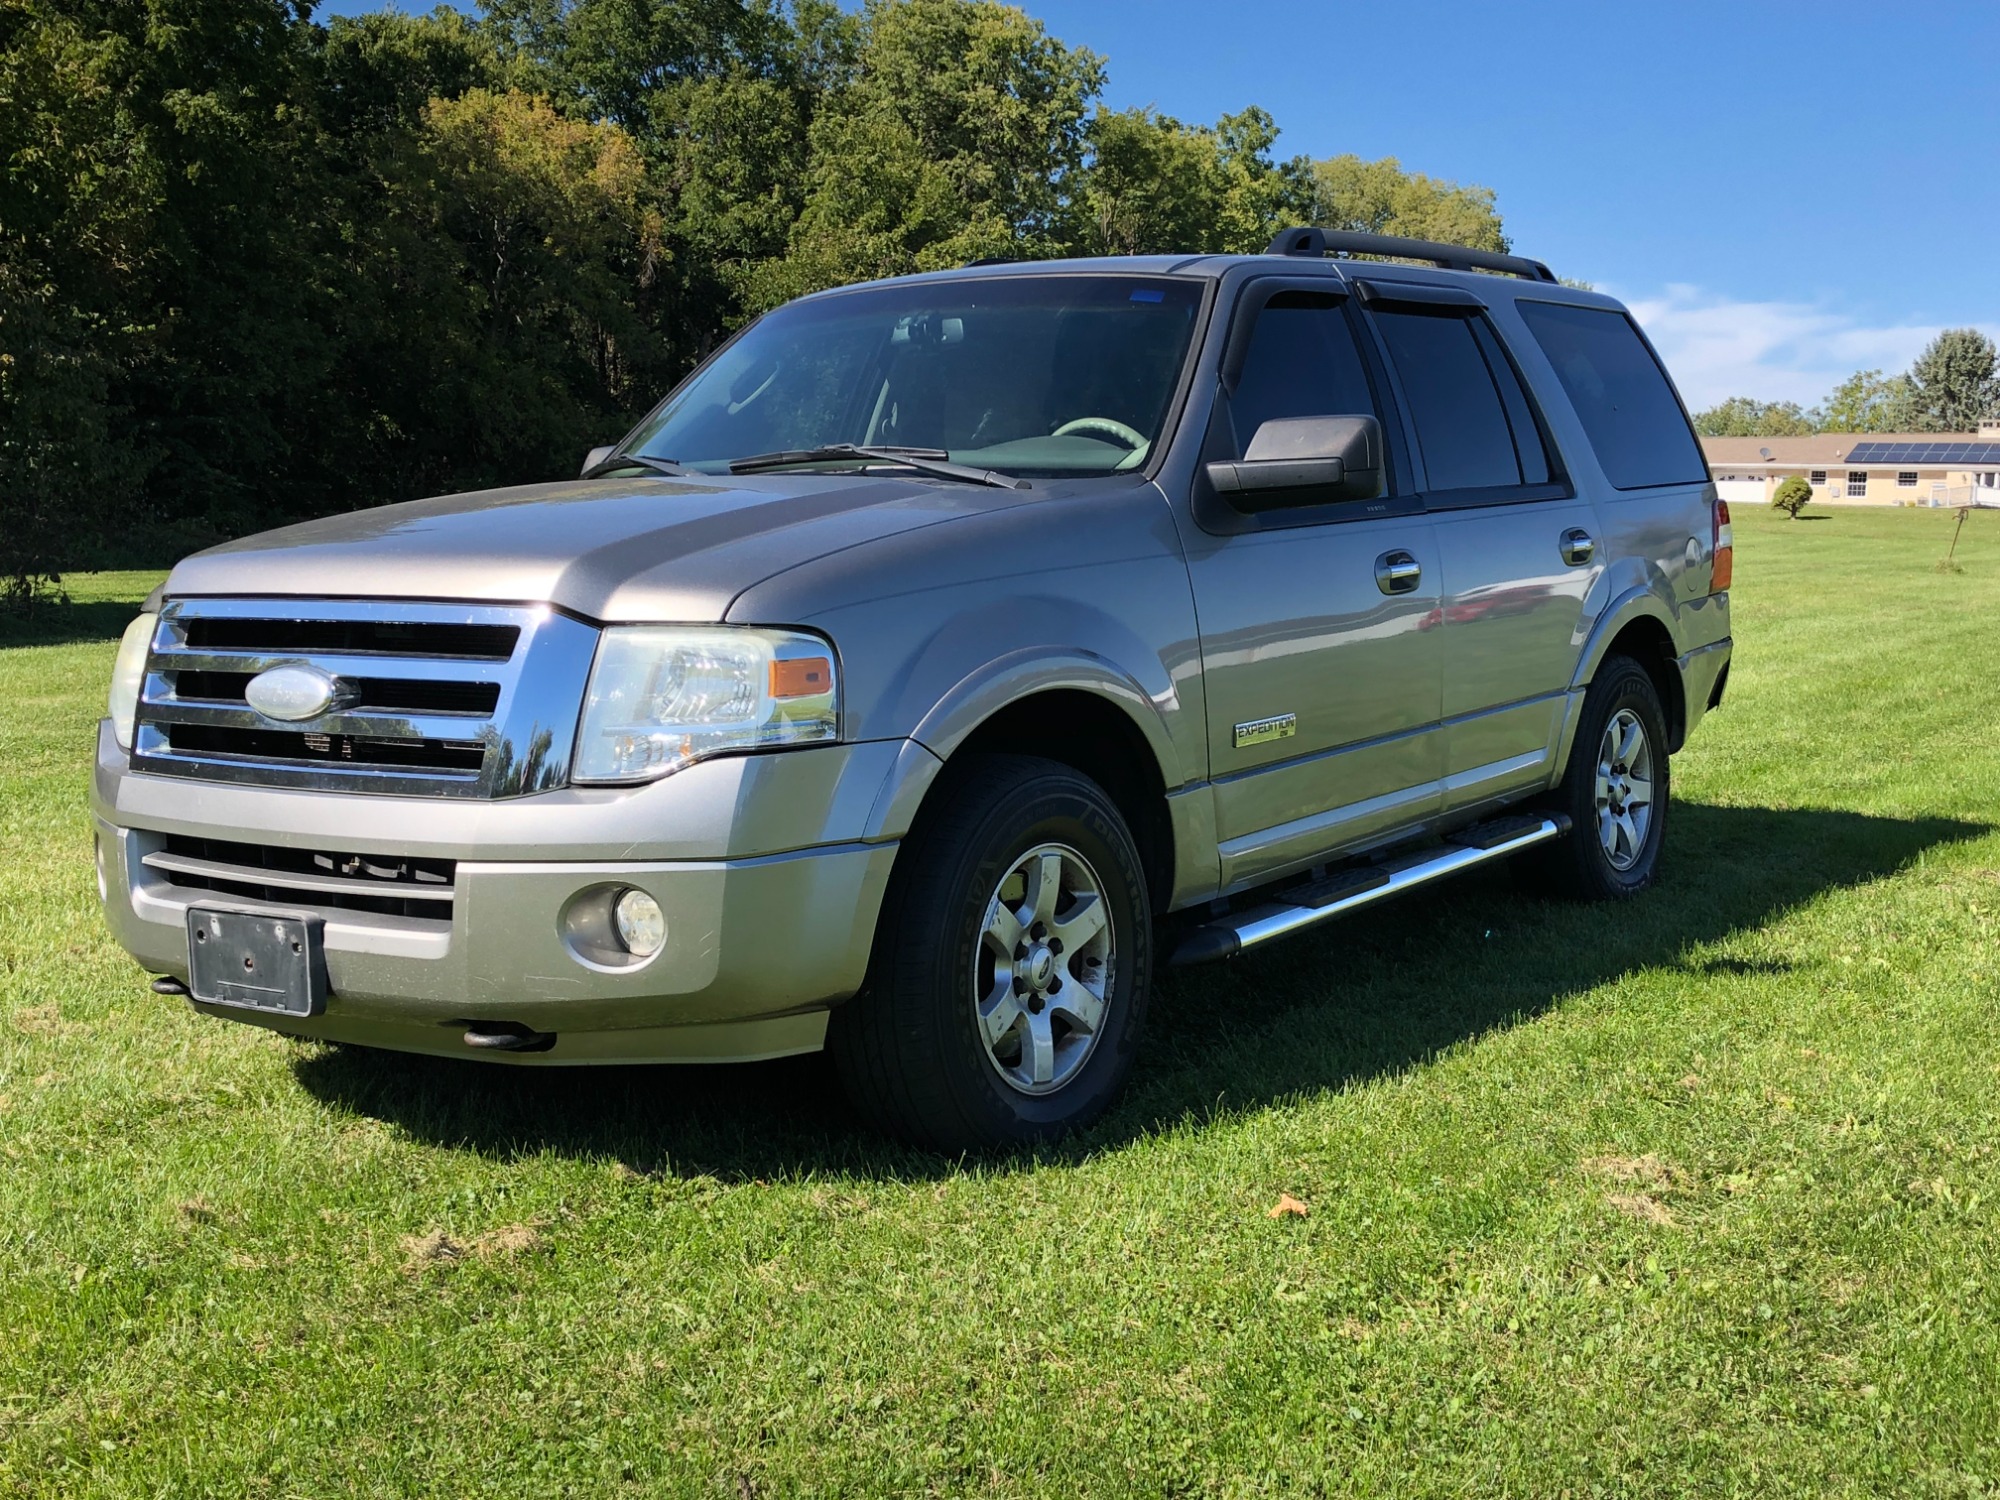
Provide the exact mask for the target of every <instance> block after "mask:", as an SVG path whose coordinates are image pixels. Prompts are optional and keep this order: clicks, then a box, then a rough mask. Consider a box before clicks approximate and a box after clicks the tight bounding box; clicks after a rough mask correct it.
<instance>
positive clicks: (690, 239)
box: [0, 0, 1507, 600]
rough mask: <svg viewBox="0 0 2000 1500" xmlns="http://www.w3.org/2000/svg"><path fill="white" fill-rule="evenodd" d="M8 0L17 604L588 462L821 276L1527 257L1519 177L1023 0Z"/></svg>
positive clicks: (3, 22)
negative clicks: (1153, 72) (1109, 65)
mask: <svg viewBox="0 0 2000 1500" xmlns="http://www.w3.org/2000/svg"><path fill="white" fill-rule="evenodd" d="M313 9H314V7H313V4H312V0H0V161H4V163H5V170H4V177H0V580H4V581H0V591H4V592H5V593H6V594H7V595H8V596H9V597H12V598H14V599H17V600H18V599H22V598H28V597H32V594H33V592H34V591H35V590H36V589H37V588H40V587H43V586H45V585H47V584H49V583H51V582H53V581H54V580H55V579H56V578H57V577H58V575H59V574H60V573H61V572H62V571H63V570H64V569H65V568H71V567H76V566H80V565H87V564H90V563H97V562H105V561H113V562H115V561H121V560H125V561H134V562H136V561H141V560H148V561H149V560H152V559H154V558H156V557H158V556H160V555H162V554H164V553H168V552H172V551H177V550H185V549H186V548H187V547H189V546H192V545H198V544H200V543H201V542H204V541H206V540H210V539H214V538H218V537H222V536H227V535H232V534H239V533H242V532H246V531H251V530H256V529H260V528H263V527H266V526H270V525H274V524H278V523H280V522H283V521H286V520H290V519H295V518H300V517H305V516H311V515H315V514H321V513H325V512H329V511H335V510H340V509H347V508H353V507H356V506H363V505H373V504H380V503H384V502H388V501H393V500H400V499H406V498H410V497H413V496H418V495H424V494H431V493H437V492H441V491H449V490H456V489H466V488H474V487H479V486H485V485H493V484H500V483H507V482H515V481H521V480H528V479H543V478H551V477H557V476H560V475H563V474H566V473H571V472H573V471H574V469H575V464H576V460H577V457H578V454H579V453H580V451H581V449H582V448H583V447H585V446H587V445H589V444H591V443H594V442H599V441H608V440H610V439H611V438H613V437H615V436H616V435H617V434H619V433H620V432H622V431H624V430H625V428H626V427H627V426H628V425H629V424H630V423H631V422H632V421H633V420H634V419H635V418H636V416H637V415H638V414H640V413H641V412H643V411H644V410H645V409H646V408H647V407H648V406H650V405H651V404H652V402H653V401H654V400H656V399H657V398H658V396H659V395H661V394H662V393H663V392H664V391H665V390H666V389H667V388H668V387H669V386H671V385H672V384H673V382H674V381H675V380H676V379H678V378H679V376H680V375H682V374H683V373H685V372H686V371H687V370H688V369H689V368H690V367H691V366H692V365H693V364H694V363H695V362H697V361H698V360H700V359H701V358H702V356H703V355H704V354H705V353H707V352H708V351H709V350H711V349H712V348H714V347H715V345H716V344H717V343H718V342H719V341H721V340H722V339H724V338H726V337H727V336H728V335H729V334H730V333H731V332H732V331H733V330H734V329H736V328H737V327H740V326H741V325H742V324H743V323H744V322H745V321H747V320H748V319H750V318H752V317H754V316H756V315H757V314H758V313H759V312H761V311H763V310H765V309H767V308H770V307H772V306H775V305H776V304H778V303H780V302H783V301H785V300H786V299H788V298H791V297H794V296H797V295H799V294H801V293H803V292H808V291H813V290H816V289H819V288H823V287H827V286H832V285H836V284H840V283H845V282H851V281H856V280H862V279H867V278H872V277H880V276H889V275H895V274H899V273H903V272H909V271H919V270H928V269H934V268H938V267H944V266H951V265H956V264H960V263H963V262H965V261H969V260H973V259H977V258H979V257H983V256H1003V257H1017V258H1019V257H1050V256H1060V255H1072V254H1083V255H1101V254H1134V253H1144V252H1153V251H1242V250H1256V249H1261V248H1262V247H1263V246H1264V244H1265V243H1266V242H1267V241H1268V240H1269V238H1270V237H1271V235H1272V234H1273V233H1275V232H1276V230H1277V229H1279V228H1281V227H1283V226H1284V225H1286V224H1290V223H1317V224H1321V225H1325V226H1329V227H1338V228H1351V229H1361V230H1373V231H1378V232H1386V233H1393V234H1406V235H1414V236H1419V237H1424V238H1430V239H1439V240H1448V241H1454V242H1457V243H1461V244H1466V245H1473V246H1478V247H1481V248H1487V249H1505V248H1507V239H1506V236H1505V234H1504V232H1503V229H1502V224H1501V219H1500V215H1499V213H1498V211H1497V209H1496V207H1495V203H1494V197H1493V194H1492V193H1491V192H1490V191H1488V190H1486V189H1484V188H1479V187H1472V186H1463V185H1460V184H1457V183H1453V182H1448V181H1441V180H1437V179H1433V178H1429V177H1426V176H1423V175H1422V174H1419V173H1411V172H1406V171H1404V170H1403V169H1402V167H1401V166H1400V165H1399V163H1398V162H1397V161H1395V160H1394V159H1385V160H1381V161H1363V160H1361V159H1360V158H1358V157H1356V156H1351V155H1350V156H1336V157H1333V158H1329V159H1324V160H1313V159H1310V158H1308V157H1304V156H1292V157H1280V156H1278V155H1277V154H1275V150H1274V148H1275V146H1276V142H1277V139H1278V127H1277V124H1276V122H1275V121H1274V120H1273V119H1272V118H1271V116H1270V115H1269V114H1267V113H1266V112H1265V111H1264V110H1262V109H1259V108H1257V107H1255V106H1254V105H1252V106H1246V107H1245V108H1244V109H1243V110H1241V111H1239V112H1237V113H1235V114H1230V115H1226V116H1224V117H1223V118H1222V119H1220V120H1218V121H1217V122H1215V123H1214V124H1212V125H1204V124H1191V123H1187V122H1183V121H1180V120H1177V119H1174V118H1172V117H1170V116H1168V115H1165V114H1162V113H1160V112H1158V111H1157V110H1153V109H1126V110H1112V109H1109V108H1107V107H1106V106H1105V104H1104V103H1103V92H1104V87H1105V78H1106V62H1105V59H1103V58H1102V57H1099V56H1098V55H1096V54H1095V53H1093V52H1091V51H1089V50H1087V49H1085V48H1082V47H1075V46H1069V45H1067V44H1065V43H1063V42H1062V41H1060V40H1059V39H1057V38H1055V37H1053V36H1051V35H1050V34H1049V33H1048V31H1047V30H1046V28H1045V27H1044V26H1043V25H1042V24H1041V23H1040V22H1038V21H1036V20H1034V19H1032V18H1031V17H1029V16H1028V15H1026V14H1024V13H1023V12H1022V11H1020V10H1018V9H1015V8H1013V7H1011V6H1007V5H1003V4H999V3H995V0H868V3H867V4H866V5H865V6H864V7H863V8H862V9H860V10H859V11H858V12H855V11H848V10H843V9H841V8H840V7H839V6H837V5H836V4H833V3H830V0H484V3H483V4H482V6H481V9H480V12H479V14H478V15H476V16H466V15H463V14H460V13H458V12H456V11H452V10H448V9H444V8H440V9H438V10H436V11H434V12H432V13H431V14H429V15H422V16H416V15H405V14H398V13H392V12H386V11H385V12H383V13H380V14H374V15H367V16H362V17H358V18H332V19H329V20H326V21H321V20H319V19H317V18H315V16H314V14H313Z"/></svg>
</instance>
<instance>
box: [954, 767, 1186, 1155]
mask: <svg viewBox="0 0 2000 1500" xmlns="http://www.w3.org/2000/svg"><path fill="white" fill-rule="evenodd" d="M1045 843H1046V844H1065V845H1067V846H1069V847H1070V848H1072V849H1074V850H1075V851H1076V852H1077V853H1078V854H1079V855H1081V856H1082V857H1083V858H1084V860H1085V861H1086V862H1088V864H1089V865H1090V867H1091V869H1092V870H1093V871H1094V872H1095V873H1096V875H1097V878H1098V887H1099V892H1100V894H1101V895H1102V896H1103V897H1104V899H1105V902H1106V905H1107V907H1108V908H1109V910H1110V919H1111V924H1112V932H1113V938H1112V942H1113V954H1114V964H1113V968H1112V975H1111V982H1110V984H1109V986H1108V987H1107V992H1106V1005H1105V1010H1104V1015H1105V1020H1104V1028H1103V1030H1102V1032H1101V1033H1100V1034H1099V1037H1098V1040H1097V1044H1096V1046H1094V1047H1093V1048H1092V1049H1091V1052H1090V1055H1089V1056H1088V1057H1087V1058H1086V1059H1085V1060H1084V1062H1083V1065H1082V1067H1081V1068H1079V1069H1078V1071H1077V1073H1076V1075H1075V1076H1074V1077H1073V1078H1072V1079H1071V1080H1070V1081H1069V1082H1068V1083H1066V1084H1064V1085H1063V1086H1062V1087H1061V1088H1060V1089H1058V1090H1056V1091H1055V1092H1053V1093H1050V1094H1041V1095H1031V1094H1023V1093H1021V1092H1019V1091H1018V1090H1016V1089H1014V1088H1012V1087H1010V1086H1009V1085H1008V1084H1007V1083H1006V1082H1004V1081H1003V1080H1002V1078H1001V1077H1000V1074H999V1072H998V1070H997V1069H996V1068H995V1067H994V1065H993V1062H992V1059H991V1057H990V1056H989V1055H988V1053H987V1051H986V1046H985V1043H984V1041H983V1040H982V1038H981V1036H980V1032H979V1024H978V1020H977V1017H976V1015H975V1013H974V1006H973V994H974V966H975V964H976V962H977V956H978V946H979V942H980V936H981V932H982V930H983V926H984V919H985V915H986V908H987V903H988V901H989V900H990V899H991V898H992V894H993V891H994V889H995V888H996V887H997V886H998V885H999V883H1000V881H1001V879H1002V877H1003V876H1005V874H1006V873H1007V872H1008V870H1010V869H1011V868H1012V867H1013V865H1014V863H1015V862H1016V861H1018V860H1019V859H1020V858H1021V856H1022V855H1023V854H1025V853H1026V852H1027V851H1028V850H1030V849H1032V848H1034V847H1036V846H1037V845H1039V844H1045ZM956 853H957V856H958V857H957V858H956V859H955V860H952V861H951V863H952V864H953V866H954V869H953V872H952V876H951V878H949V879H948V880H946V881H944V882H941V883H940V888H939V889H938V890H937V893H936V894H937V896H938V898H939V899H938V902H937V905H936V906H935V907H934V908H933V911H932V913H931V916H932V921H931V922H926V923H923V924H921V925H923V926H926V927H930V928H931V930H933V931H936V932H939V933H941V935H942V937H943V941H942V942H941V943H940V944H939V947H938V951H937V952H936V953H935V954H934V955H933V962H932V963H931V965H930V966H929V967H930V971H931V974H932V985H931V988H932V990H933V993H934V996H935V1000H936V1003H937V1004H938V1005H939V1006H941V1007H942V1009H943V1015H942V1016H940V1017H937V1018H936V1021H937V1022H938V1023H939V1036H938V1041H939V1044H940V1050H941V1052H942V1054H943V1056H942V1058H941V1061H942V1063H943V1064H944V1074H945V1077H944V1080H943V1081H944V1082H945V1083H946V1084H947V1086H948V1088H949V1091H950V1093H951V1094H952V1096H953V1098H954V1100H955V1102H956V1103H957V1105H958V1107H959V1110H960V1112H961V1113H962V1114H963V1115H964V1116H965V1117H966V1119H967V1121H968V1123H970V1124H972V1125H973V1127H974V1130H975V1133H976V1134H977V1135H979V1136H980V1137H981V1138H983V1139H987V1140H995V1141H1005V1142H1013V1143H1023V1144H1025V1143H1028V1142H1032V1141H1035V1140H1039V1139H1044V1138H1047V1137H1050V1136H1054V1135H1057V1134H1061V1133H1063V1132H1066V1131H1069V1130H1073V1129H1076V1128H1078V1127H1079V1126H1082V1125H1085V1124H1087V1123H1089V1122H1090V1121H1091V1120H1094V1119H1095V1118H1097V1116H1099V1115H1100V1114H1102V1113H1103V1112H1104V1110H1105V1108H1106V1107H1108V1106H1109V1104H1110V1103H1111V1101H1112V1100H1113V1099H1114V1098H1115V1097H1116V1096H1117V1093H1118V1090H1119V1088H1120V1086H1121V1085H1122V1084H1123V1082H1124V1079H1125V1075H1126V1073H1127V1072H1128V1071H1129V1069H1130V1067H1131V1063H1132V1054H1133V1052H1134V1051H1135V1050H1136V1048H1137V1045H1138V1038H1139V1035H1140V1032H1141V1030H1142V1027H1143V1022H1144V1018H1145V1006H1146V998H1147V992H1148V990H1149V989H1150V987H1151V967H1152V920H1151V910H1150V905H1149V902H1148V899H1147V892H1146V885H1145V876H1144V872H1143V869H1142V867H1141V864H1140V861H1139V855H1138V850H1137V849H1136V847H1135V846H1134V845H1133V842H1132V837H1131V834H1130V833H1129V832H1128V831H1127V830H1126V828H1125V826H1124V822H1123V820H1122V819H1121V818H1120V817H1119V816H1118V813H1117V811H1116V810H1115V809H1114V808H1113V807H1112V806H1111V804H1110V802H1109V800H1108V799H1107V798H1105V797H1104V796H1103V794H1102V793H1100V792H1098V791H1097V789H1096V788H1095V786H1093V785H1092V784H1091V783H1089V782H1087V781H1085V780H1083V779H1082V778H1081V777H1080V776H1077V775H1075V774H1074V773H1067V772H1063V771H1056V770H1052V771H1051V772H1050V773H1048V774H1046V775H1039V776H1036V777H1034V778H1033V779H1031V780H1028V781H1026V782H1024V783H1023V784H1021V785H1019V786H1017V787H1015V788H1013V789H1012V790H1011V791H1009V792H1008V793H1006V794H1004V795H1002V796H1001V797H1000V798H999V799H997V800H996V801H995V802H994V804H993V805H992V806H991V807H990V808H988V809H987V811H986V813H985V815H984V816H983V817H982V818H981V819H980V820H979V821H978V823H977V825H976V827H975V830H974V832H973V834H972V836H971V837H970V838H969V839H966V840H964V841H963V843H962V844H961V846H960V848H959V849H958V850H957V851H956Z"/></svg>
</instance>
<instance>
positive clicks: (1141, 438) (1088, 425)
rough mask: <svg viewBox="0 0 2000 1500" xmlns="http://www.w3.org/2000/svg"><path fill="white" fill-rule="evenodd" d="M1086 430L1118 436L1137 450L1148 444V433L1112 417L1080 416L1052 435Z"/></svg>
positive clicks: (1063, 435) (1056, 435)
mask: <svg viewBox="0 0 2000 1500" xmlns="http://www.w3.org/2000/svg"><path fill="white" fill-rule="evenodd" d="M1084 432H1087V433H1091V434H1092V435H1096V434H1099V433H1101V434H1103V435H1104V436H1106V437H1113V438H1116V439H1117V440H1118V441H1119V442H1121V443H1123V444H1124V445H1125V446H1126V447H1128V448H1131V449H1133V450H1135V451H1136V450H1138V449H1140V448H1144V447H1146V446H1147V444H1146V435H1145V434H1144V433H1143V432H1135V431H1133V430H1132V429H1131V428H1130V427H1127V426H1126V425H1125V424H1124V423H1123V422H1119V421H1116V420H1114V419H1113V418H1110V417H1078V418H1077V419H1076V420H1075V421H1074V422H1065V423H1063V424H1062V426H1060V427H1058V428H1057V429H1056V430H1055V431H1054V432H1053V433H1051V434H1050V436H1051V437H1069V436H1071V435H1072V434H1074V433H1084Z"/></svg>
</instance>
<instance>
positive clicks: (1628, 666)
mask: <svg viewBox="0 0 2000 1500" xmlns="http://www.w3.org/2000/svg"><path fill="white" fill-rule="evenodd" d="M1626 709H1629V710H1630V711H1631V712H1632V713H1634V714H1636V715H1637V716H1638V719H1639V723H1640V726H1641V727H1642V728H1643V729H1644V730H1645V731H1646V741H1647V747H1648V748H1649V749H1650V750H1651V751H1652V756H1653V801H1652V813H1653V816H1652V820H1651V822H1650V823H1649V824H1648V825H1647V828H1646V842H1645V845H1644V847H1643V848H1642V849H1641V851H1640V855H1639V858H1638V859H1636V860H1634V861H1633V863H1632V866H1631V868H1630V869H1626V870H1620V869H1619V868H1618V867H1617V866H1615V865H1613V864H1612V863H1611V856H1610V855H1608V854H1606V853H1605V851H1604V845H1603V842H1602V841H1601V840H1600V839H1599V838H1598V835H1597V751H1598V747H1599V746H1600V745H1602V744H1603V742H1604V731H1605V728H1606V726H1607V725H1609V724H1610V722H1611V720H1612V719H1613V717H1615V716H1616V715H1617V714H1618V713H1619V712H1620V711H1621V710H1626ZM1570 777H1571V788H1570V797H1569V799H1568V800H1569V803H1570V806H1569V809H1568V811H1569V814H1570V817H1571V818H1572V820H1573V821H1574V823H1575V825H1576V838H1577V840H1578V844H1579V850H1578V853H1579V856H1580V857H1581V859H1582V861H1583V862H1584V863H1585V864H1586V865H1587V867H1588V873H1589V876H1590V878H1591V879H1592V880H1593V881H1594V882H1595V883H1596V884H1597V885H1599V886H1601V887H1602V890H1603V894H1605V895H1607V896H1629V895H1636V894H1637V893H1638V892H1640V891H1643V890H1645V889H1646V888H1647V887H1648V886H1650V885H1651V884H1652V883H1653V881H1654V880H1655V878H1657V876H1658V873H1659V864H1660V851H1661V849H1662V848H1663V847H1664V845H1665V842H1666V836H1667V816H1668V808H1669V806H1670V804H1671V802H1672V796H1671V786H1670V782H1671V779H1672V770H1671V758H1670V757H1669V756H1668V754H1667V727H1666V714H1665V712H1664V710H1663V709H1662V707H1661V705H1660V694H1659V690H1658V689H1657V688H1656V687H1654V686H1653V679H1652V678H1651V677H1649V676H1648V675H1647V674H1646V669H1645V668H1644V667H1642V666H1640V665H1639V664H1638V663H1637V662H1635V661H1631V660H1629V659H1627V658H1620V659H1619V660H1618V662H1617V663H1616V664H1615V666H1614V668H1613V670H1611V671H1609V672H1607V673H1605V674H1604V675H1602V676H1600V677H1599V678H1598V679H1597V681H1596V682H1595V683H1594V684H1592V688H1591V692H1590V694H1589V696H1588V698H1587V699H1586V700H1585V706H1584V715H1583V722H1582V723H1581V724H1579V725H1578V726H1577V738H1576V744H1575V748H1574V749H1573V750H1572V751H1571V755H1570Z"/></svg>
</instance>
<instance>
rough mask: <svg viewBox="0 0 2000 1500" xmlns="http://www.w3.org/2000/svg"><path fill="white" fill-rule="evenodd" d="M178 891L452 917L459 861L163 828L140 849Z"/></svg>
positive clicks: (419, 916) (143, 859)
mask: <svg viewBox="0 0 2000 1500" xmlns="http://www.w3.org/2000/svg"><path fill="white" fill-rule="evenodd" d="M139 862H140V863H141V864H143V865H145V866H146V867H147V868H148V869H150V870H156V871H158V872H159V874H160V876H161V877H162V878H163V879H164V880H165V881H166V882H167V884H169V885H171V886H175V887H177V888H178V889H180V890H183V891H211V892H214V893H215V894H217V895H220V896H233V897H237V898H239V899H240V898H243V897H248V898H250V899H251V900H254V901H269V902H273V903H275V904H277V905H280V906H292V907H298V906H305V907H330V908H334V909H337V910H343V911H361V912H373V913H375V914H377V915H380V916H392V917H411V918H415V919H416V920H418V921H432V922H450V921H451V908H452V901H453V899H454V897H455V896H456V895H457V891H456V889H455V882H456V879H457V874H458V865H457V861H455V860H449V859H411V858H406V857H404V856H401V855H393V854H347V853H337V852H331V851H321V850H314V849H290V848H284V847H280V846H277V845H267V844H239V843H234V842H231V841H229V840H226V839H203V838H191V837H188V836H187V835H184V834H168V835H167V836H166V839H165V842H164V844H163V845H162V846H161V847H160V848H158V849H154V850H152V851H151V852H150V853H147V854H145V855H143V856H141V858H140V861H139Z"/></svg>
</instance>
